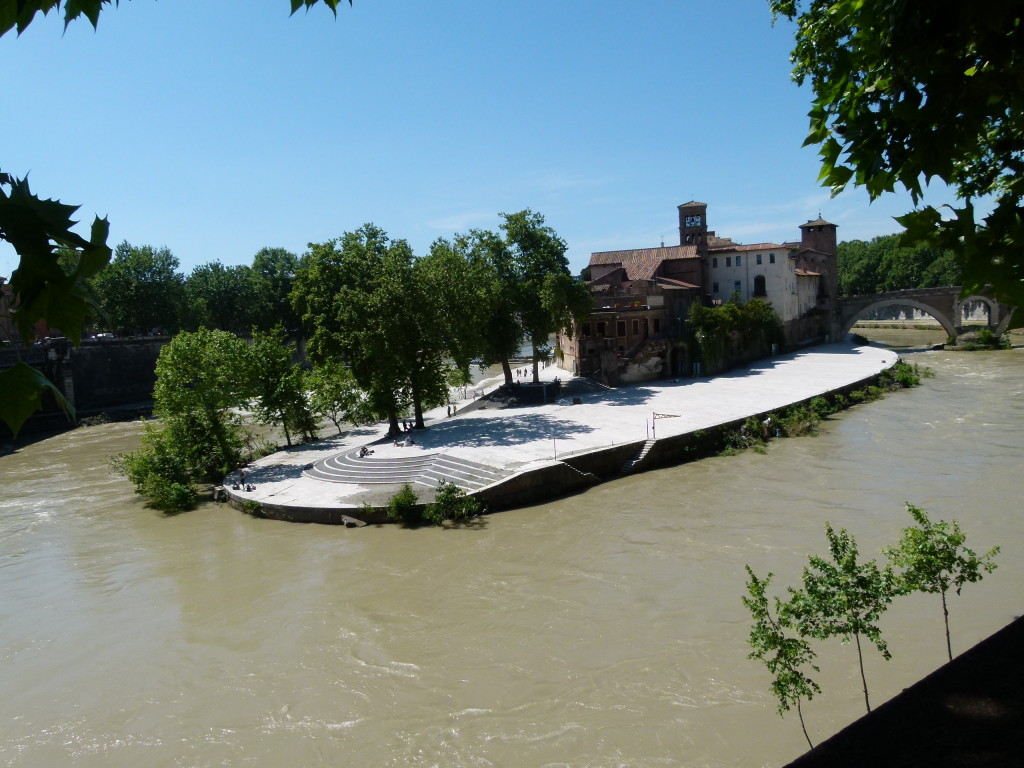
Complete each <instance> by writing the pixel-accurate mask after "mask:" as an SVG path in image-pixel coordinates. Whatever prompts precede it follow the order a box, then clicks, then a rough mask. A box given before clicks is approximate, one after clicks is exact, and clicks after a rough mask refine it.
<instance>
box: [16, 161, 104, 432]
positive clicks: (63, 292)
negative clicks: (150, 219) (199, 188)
mask: <svg viewBox="0 0 1024 768" xmlns="http://www.w3.org/2000/svg"><path fill="white" fill-rule="evenodd" d="M5 187H7V188H9V190H10V192H7V191H5V189H4V188H5ZM77 210H78V207H77V206H74V205H65V204H63V203H61V202H60V201H59V200H41V199H40V198H38V197H36V196H35V195H34V194H32V190H31V189H30V188H29V185H28V179H27V178H25V179H17V178H14V177H13V176H9V175H8V174H5V173H3V172H0V240H4V241H6V242H8V243H10V244H11V246H13V248H14V250H15V251H16V252H17V254H18V257H19V262H18V268H17V269H16V270H14V272H13V274H12V275H11V283H10V285H11V293H12V295H13V296H14V297H15V306H14V310H13V312H12V315H13V317H14V325H15V329H16V332H17V335H18V337H19V338H18V339H9V340H7V341H9V342H11V343H14V344H15V349H17V348H18V342H20V343H21V344H29V343H30V342H31V341H32V335H33V327H34V326H35V325H36V323H38V322H39V321H40V320H46V322H47V324H48V325H49V327H51V328H57V329H59V330H60V331H62V332H63V333H64V335H65V336H67V337H68V339H70V340H71V342H72V343H73V344H75V345H76V346H77V345H78V344H79V343H81V340H82V324H83V323H84V322H85V321H86V319H87V318H88V317H90V316H91V315H92V314H93V313H94V312H95V303H94V301H93V298H92V296H91V294H90V293H89V290H88V288H87V286H86V281H87V280H88V279H89V278H91V277H93V276H94V275H96V274H97V273H98V272H99V271H100V270H101V269H103V268H104V267H105V266H106V265H107V262H109V261H110V256H111V251H110V248H109V247H107V233H108V230H109V224H108V223H107V220H106V219H100V218H96V219H95V220H94V221H93V224H92V230H91V232H90V234H89V239H88V240H86V239H85V238H84V237H82V236H81V235H79V234H77V233H75V232H73V231H72V230H71V228H72V227H73V226H75V225H76V224H77V223H78V222H76V221H74V220H72V218H71V216H72V215H73V214H74V213H75V211H77ZM68 252H74V258H73V259H72V261H73V262H74V263H75V266H74V267H73V268H71V269H69V270H68V271H65V270H64V269H63V268H62V267H61V264H60V261H59V258H60V255H61V253H64V254H67V253H68ZM47 389H49V390H50V391H51V392H53V393H54V395H55V396H56V397H57V401H58V402H59V403H60V405H61V406H62V407H63V408H64V409H65V410H67V411H69V412H70V413H72V414H73V413H74V409H73V408H72V407H71V404H70V403H68V402H67V400H65V399H64V397H63V395H61V393H60V391H59V390H58V389H57V388H56V387H55V386H53V384H52V383H50V382H49V381H47V380H46V378H45V377H44V376H42V375H41V374H39V373H38V372H36V371H34V370H33V369H31V368H29V366H27V365H25V364H24V363H22V362H20V361H19V362H18V363H17V364H15V365H14V366H13V367H12V368H8V369H7V370H5V371H2V372H0V390H2V391H3V392H4V397H3V398H0V420H2V421H4V422H6V423H7V425H8V426H9V427H10V428H11V431H12V432H13V433H14V434H15V435H17V434H18V431H19V430H20V429H21V426H22V424H24V423H25V420H26V419H27V418H28V417H29V416H31V415H32V413H33V412H34V411H36V410H38V408H39V407H41V403H42V400H41V398H42V394H43V392H44V391H46V390H47Z"/></svg>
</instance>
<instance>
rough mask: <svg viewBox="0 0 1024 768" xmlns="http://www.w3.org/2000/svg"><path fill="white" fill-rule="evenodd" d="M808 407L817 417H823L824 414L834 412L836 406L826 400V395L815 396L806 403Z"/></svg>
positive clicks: (829, 414)
mask: <svg viewBox="0 0 1024 768" xmlns="http://www.w3.org/2000/svg"><path fill="white" fill-rule="evenodd" d="M808 407H809V408H810V410H811V413H813V414H814V415H815V416H817V417H818V418H819V419H824V418H825V417H826V416H831V415H832V414H833V413H835V412H836V407H835V406H834V405H833V404H832V403H830V402H829V401H828V398H827V397H815V398H812V399H811V402H810V403H808Z"/></svg>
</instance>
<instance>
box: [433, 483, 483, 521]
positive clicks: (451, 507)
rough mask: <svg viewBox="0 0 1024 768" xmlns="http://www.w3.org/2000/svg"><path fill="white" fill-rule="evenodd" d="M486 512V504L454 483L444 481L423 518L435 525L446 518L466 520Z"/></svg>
mask: <svg viewBox="0 0 1024 768" xmlns="http://www.w3.org/2000/svg"><path fill="white" fill-rule="evenodd" d="M483 512H484V505H483V504H482V503H481V502H480V501H479V500H478V499H476V498H474V497H473V496H469V495H467V494H466V492H465V491H464V490H462V489H461V488H459V487H458V486H457V485H455V484H454V483H444V484H443V485H441V486H440V487H439V488H438V490H437V495H436V496H435V497H434V501H433V502H432V503H430V504H428V505H427V506H426V508H425V509H424V510H423V519H424V520H425V521H426V522H428V523H433V524H434V525H441V523H443V522H444V521H445V520H455V521H459V520H465V519H466V518H470V517H476V516H477V515H481V514H483Z"/></svg>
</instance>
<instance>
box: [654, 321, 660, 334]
mask: <svg viewBox="0 0 1024 768" xmlns="http://www.w3.org/2000/svg"><path fill="white" fill-rule="evenodd" d="M654 332H655V333H661V318H660V317H656V318H654Z"/></svg>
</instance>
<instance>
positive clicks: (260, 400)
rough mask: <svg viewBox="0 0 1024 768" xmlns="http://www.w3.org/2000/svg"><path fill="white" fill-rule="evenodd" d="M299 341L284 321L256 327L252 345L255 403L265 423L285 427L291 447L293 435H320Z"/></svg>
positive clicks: (250, 359) (286, 440)
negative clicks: (297, 350) (266, 327)
mask: <svg viewBox="0 0 1024 768" xmlns="http://www.w3.org/2000/svg"><path fill="white" fill-rule="evenodd" d="M294 358H295V344H294V343H292V342H289V341H288V340H287V334H286V333H285V330H284V328H283V327H281V326H280V325H278V326H276V327H275V328H273V329H271V330H270V331H267V332H265V333H264V332H262V331H254V332H253V334H252V346H251V347H250V348H249V366H250V367H249V376H250V380H251V391H252V394H253V396H254V399H253V403H252V407H253V408H254V410H255V412H256V416H257V418H258V419H259V420H260V421H262V422H263V423H264V424H277V425H279V426H280V427H281V428H282V429H283V430H284V439H285V442H286V443H287V444H288V447H289V448H290V447H291V445H292V435H293V434H294V435H299V436H301V437H302V438H303V439H304V440H307V441H312V440H315V439H316V436H317V435H316V421H315V419H314V418H313V411H312V409H311V408H310V405H309V399H308V397H307V395H306V377H305V374H304V372H303V370H302V368H301V367H300V366H299V364H298V363H296V362H295V359H294Z"/></svg>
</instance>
